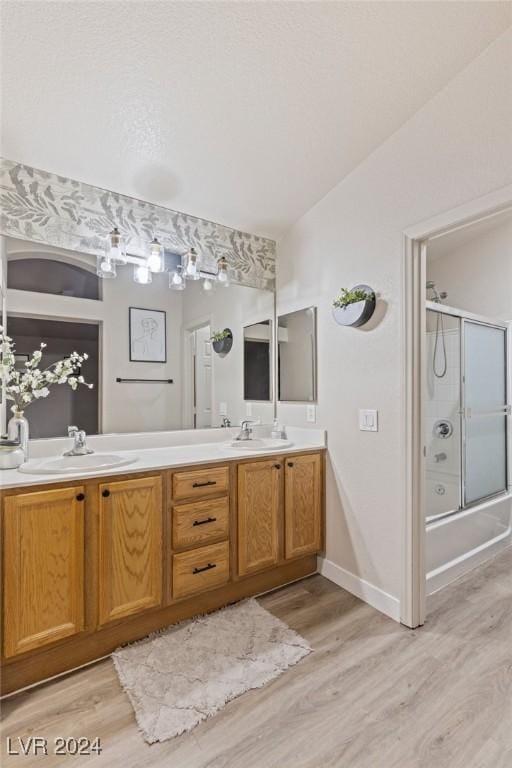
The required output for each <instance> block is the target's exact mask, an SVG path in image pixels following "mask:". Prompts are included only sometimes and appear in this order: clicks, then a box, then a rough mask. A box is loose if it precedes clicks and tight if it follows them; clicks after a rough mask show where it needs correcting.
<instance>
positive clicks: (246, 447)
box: [226, 437, 293, 451]
mask: <svg viewBox="0 0 512 768" xmlns="http://www.w3.org/2000/svg"><path fill="white" fill-rule="evenodd" d="M292 445H293V443H292V442H291V440H278V439H275V438H271V437H255V438H253V439H252V440H232V441H231V442H230V443H228V444H227V446H226V447H229V448H237V449H238V450H239V451H282V450H284V449H285V448H291V447H292Z"/></svg>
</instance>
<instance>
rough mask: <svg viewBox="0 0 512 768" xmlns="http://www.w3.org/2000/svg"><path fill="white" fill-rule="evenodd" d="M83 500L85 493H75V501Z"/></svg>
mask: <svg viewBox="0 0 512 768" xmlns="http://www.w3.org/2000/svg"><path fill="white" fill-rule="evenodd" d="M84 499H85V493H77V495H76V500H77V501H83V500H84Z"/></svg>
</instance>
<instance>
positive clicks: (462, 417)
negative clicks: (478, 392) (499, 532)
mask: <svg viewBox="0 0 512 768" xmlns="http://www.w3.org/2000/svg"><path fill="white" fill-rule="evenodd" d="M425 308H426V311H427V312H437V313H439V314H442V315H449V316H450V317H456V318H457V319H458V320H459V321H460V325H459V350H460V354H459V371H460V377H459V390H460V395H459V428H460V443H459V460H460V476H459V499H460V504H459V508H458V509H455V510H453V511H451V512H445V513H443V514H441V515H438V516H437V517H436V519H441V518H443V517H448V516H449V515H456V514H457V512H461V511H462V510H464V509H471V507H475V506H478V505H479V504H483V503H484V502H486V501H490V500H491V499H496V498H499V497H500V496H502V495H503V494H504V493H507V491H508V489H509V488H510V473H509V454H510V446H509V440H508V424H507V425H506V427H505V488H504V489H503V490H502V491H496V492H494V493H491V494H488V495H487V496H482V497H481V498H478V499H475V501H470V502H467V501H466V475H467V470H466V426H467V425H466V414H465V411H466V381H465V371H466V365H465V354H466V353H465V346H466V345H465V327H466V323H473V324H474V325H483V326H485V327H486V328H496V329H497V330H499V331H503V332H504V334H505V336H504V345H505V349H504V362H505V382H504V383H505V406H504V407H503V409H502V410H503V416H504V417H505V418H507V417H510V405H509V400H510V384H509V376H508V371H510V367H509V349H510V338H509V334H510V324H509V323H507V322H500V321H498V320H494V319H490V318H488V317H486V316H485V315H478V314H475V313H474V312H467V311H466V310H464V309H457V308H456V307H450V306H448V305H446V304H441V303H440V302H437V301H428V300H427V301H426V302H425ZM425 519H427V518H426V517H425Z"/></svg>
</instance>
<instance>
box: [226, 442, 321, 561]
mask: <svg viewBox="0 0 512 768" xmlns="http://www.w3.org/2000/svg"><path fill="white" fill-rule="evenodd" d="M322 488H323V457H322V454H321V453H318V452H317V453H305V454H299V455H294V456H288V457H284V458H283V457H277V458H275V459H272V460H266V459H264V460H262V459H260V460H256V461H251V462H246V463H240V464H239V465H238V500H237V506H238V575H239V576H246V575H248V574H250V573H254V572H257V571H260V570H262V569H266V568H271V567H272V566H275V565H278V564H279V563H280V562H282V561H283V560H291V559H294V558H298V557H304V556H306V555H310V554H314V553H316V552H319V551H320V550H321V549H322V543H323V536H322V529H323V492H322Z"/></svg>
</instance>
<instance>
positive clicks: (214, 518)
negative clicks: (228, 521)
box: [192, 517, 217, 525]
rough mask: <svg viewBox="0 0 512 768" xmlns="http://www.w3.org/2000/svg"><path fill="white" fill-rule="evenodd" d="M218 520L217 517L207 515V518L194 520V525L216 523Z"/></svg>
mask: <svg viewBox="0 0 512 768" xmlns="http://www.w3.org/2000/svg"><path fill="white" fill-rule="evenodd" d="M216 520H217V518H216V517H207V518H206V520H194V522H193V523H192V525H206V523H214V522H215V521H216Z"/></svg>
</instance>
